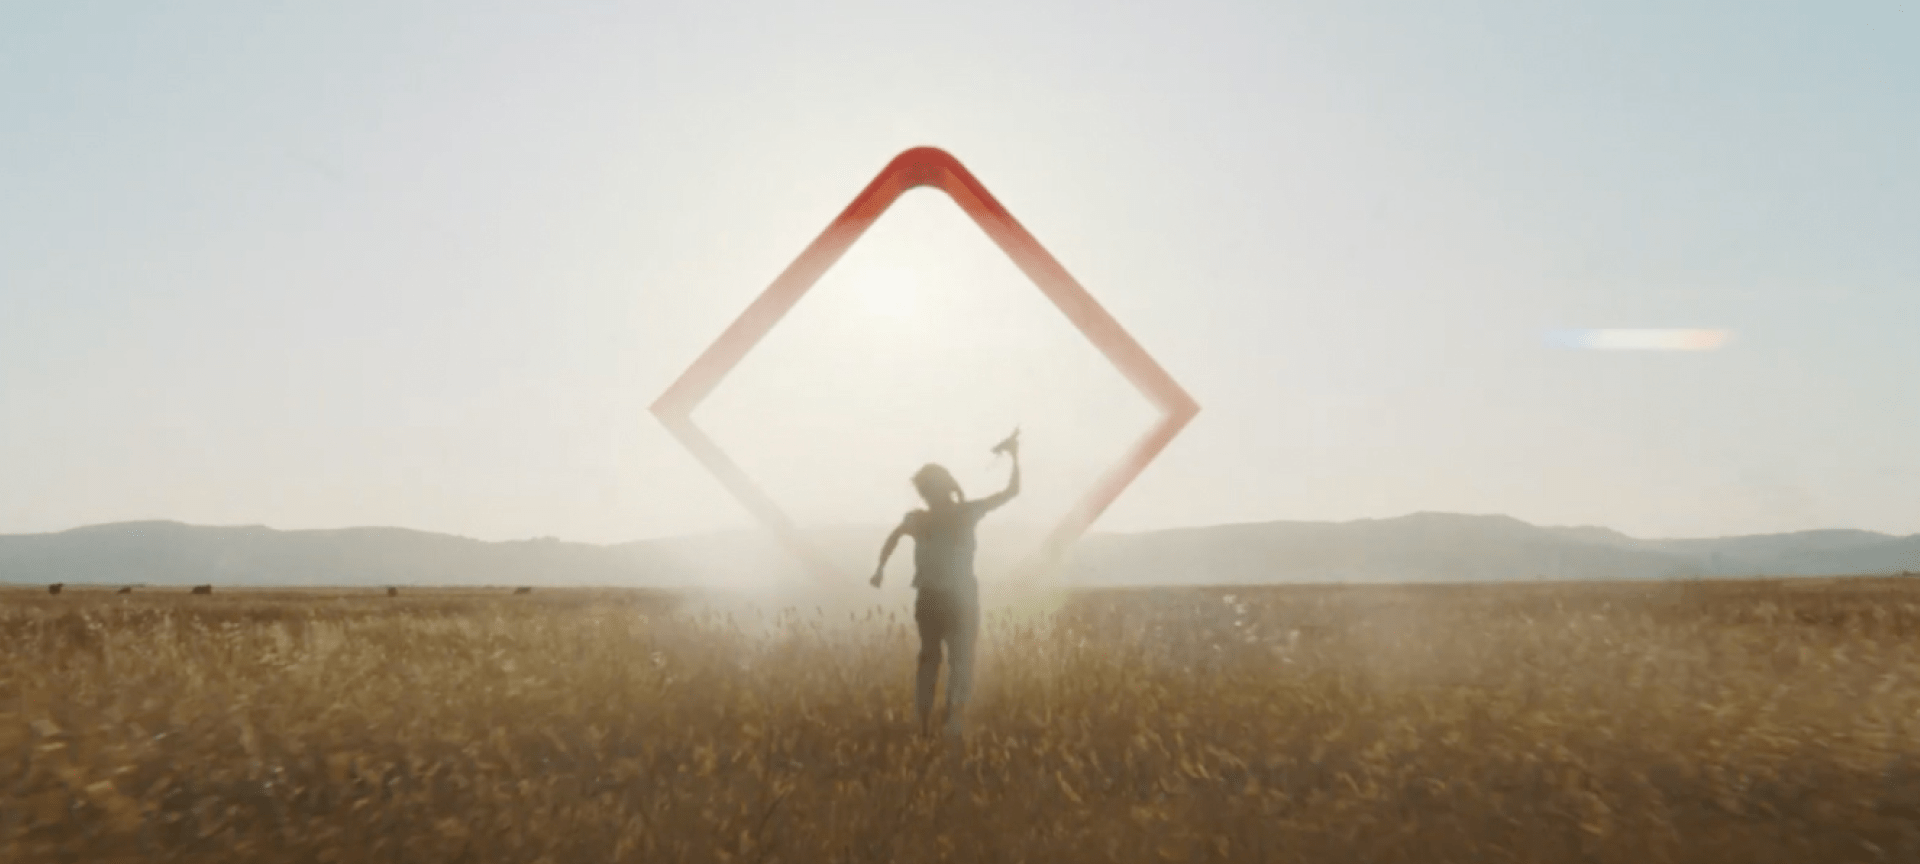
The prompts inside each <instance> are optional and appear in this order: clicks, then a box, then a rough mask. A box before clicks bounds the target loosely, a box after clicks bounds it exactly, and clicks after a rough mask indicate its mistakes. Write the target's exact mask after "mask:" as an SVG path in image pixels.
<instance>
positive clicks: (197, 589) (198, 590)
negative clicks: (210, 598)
mask: <svg viewBox="0 0 1920 864" xmlns="http://www.w3.org/2000/svg"><path fill="white" fill-rule="evenodd" d="M193 593H195V594H212V593H213V586H212V585H195V586H193Z"/></svg>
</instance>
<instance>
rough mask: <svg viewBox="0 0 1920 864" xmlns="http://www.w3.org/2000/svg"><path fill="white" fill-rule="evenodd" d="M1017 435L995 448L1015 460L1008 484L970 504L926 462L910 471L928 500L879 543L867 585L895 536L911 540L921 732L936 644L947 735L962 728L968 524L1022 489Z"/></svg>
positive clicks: (926, 727)
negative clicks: (943, 651) (944, 690)
mask: <svg viewBox="0 0 1920 864" xmlns="http://www.w3.org/2000/svg"><path fill="white" fill-rule="evenodd" d="M1018 436H1019V433H1018V432H1015V433H1014V435H1013V436H1010V437H1008V438H1007V440H1005V441H1002V442H1000V445H999V446H997V447H995V448H994V452H996V453H1006V454H1008V455H1009V456H1012V457H1013V473H1012V475H1011V476H1009V477H1008V478H1007V488H1005V489H1003V490H1001V491H1000V492H998V493H995V494H993V495H989V496H987V497H985V498H980V499H977V500H973V501H969V500H967V497H966V495H965V493H963V492H961V490H960V484H959V483H958V482H957V481H955V480H954V479H953V475H952V474H951V473H949V472H948V471H947V469H945V468H942V467H940V466H939V465H935V464H932V463H928V464H927V465H924V466H922V467H921V468H920V470H919V471H917V472H915V473H914V475H913V488H914V490H915V491H917V492H919V493H920V497H921V498H922V499H923V500H925V501H926V502H927V507H926V509H924V510H914V511H911V512H909V513H907V515H906V516H905V517H904V518H902V519H901V520H900V525H899V527H897V528H894V529H893V533H891V534H888V535H887V542H886V545H884V546H882V547H880V564H879V566H877V567H875V568H874V571H873V580H872V582H871V583H870V584H872V585H873V587H875V588H878V587H880V581H881V579H882V577H883V576H884V575H885V574H886V570H887V559H888V558H890V557H892V555H893V549H894V547H895V546H898V545H899V544H900V538H902V537H911V538H913V587H914V588H915V589H916V590H917V591H918V592H919V594H918V595H917V596H916V597H915V598H914V603H913V620H914V623H915V624H917V625H918V626H919V629H920V666H919V671H918V673H917V674H916V676H915V678H914V682H913V683H914V686H913V706H914V710H915V712H916V714H917V716H918V718H919V720H920V730H921V732H923V733H925V732H927V731H930V729H931V725H930V724H931V722H932V716H933V689H934V684H935V683H936V681H937V679H938V678H939V677H940V654H941V647H942V645H944V646H945V647H946V660H947V705H946V708H947V716H946V731H947V734H949V735H954V736H958V735H959V734H960V733H961V723H962V720H961V716H962V714H963V713H964V711H965V709H966V704H967V697H968V696H969V695H970V694H971V692H972V687H973V649H974V642H975V640H976V639H977V638H978V636H979V634H980V586H979V582H977V581H976V580H975V578H974V573H973V552H974V548H975V546H976V545H977V544H976V542H975V539H974V527H975V526H976V525H978V524H979V523H980V518H981V517H983V516H985V515H987V514H988V513H990V512H992V511H993V510H995V509H996V508H998V507H1000V506H1001V505H1003V504H1005V503H1007V502H1008V501H1010V500H1012V499H1013V496H1015V495H1018V494H1020V441H1019V437H1018Z"/></svg>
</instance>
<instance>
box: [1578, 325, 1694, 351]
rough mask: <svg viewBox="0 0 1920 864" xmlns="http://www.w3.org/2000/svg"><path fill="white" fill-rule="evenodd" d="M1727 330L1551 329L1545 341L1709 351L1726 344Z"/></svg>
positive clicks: (1608, 348)
mask: <svg viewBox="0 0 1920 864" xmlns="http://www.w3.org/2000/svg"><path fill="white" fill-rule="evenodd" d="M1729 335H1731V334H1730V333H1729V332H1728V331H1726V330H1699V329H1690V330H1623V329H1612V330H1552V331H1548V333H1547V340H1546V341H1547V344H1548V345H1549V346H1552V347H1554V348H1574V349H1583V350H1587V351H1712V350H1714V349H1716V348H1719V347H1720V346H1722V345H1725V344H1726V342H1727V338H1728V336H1729Z"/></svg>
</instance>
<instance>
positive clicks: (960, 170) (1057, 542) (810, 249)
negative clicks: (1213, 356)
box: [652, 147, 1200, 579]
mask: <svg viewBox="0 0 1920 864" xmlns="http://www.w3.org/2000/svg"><path fill="white" fill-rule="evenodd" d="M918 186H931V187H933V188H936V189H939V190H940V191H942V192H945V193H947V197H949V198H951V199H953V202H954V203H955V204H958V205H960V209H961V210H962V211H964V212H965V213H966V214H967V216H968V217H969V218H971V219H972V220H973V221H974V224H976V225H979V226H980V230H982V231H985V232H986V234H987V236H988V237H989V238H991V239H992V240H993V242H994V244H995V245H997V246H999V247H1000V249H1001V251H1003V252H1005V253H1007V257H1009V258H1011V259H1013V263H1014V264H1015V265H1017V266H1018V267H1019V268H1020V270H1021V272H1023V273H1025V274H1027V278H1029V279H1031V280H1033V284H1034V285H1036V286H1038V287H1039V288H1040V291H1041V293H1043V294H1045V295H1047V299H1049V300H1051V301H1053V305H1054V306H1055V307H1057V308H1059V310H1060V311H1061V312H1062V313H1064V314H1065V315H1066V316H1067V320H1068V321H1071V322H1073V326H1074V327H1076V328H1078V329H1079V330H1080V332H1081V333H1082V334H1083V335H1085V336H1086V337H1087V339H1088V340H1089V341H1091V342H1092V343H1093V345H1094V347H1096V348H1098V349H1100V353H1102V354H1104V355H1106V357H1107V360H1108V362H1111V363H1112V364H1113V365H1114V367H1115V368H1116V369H1118V370H1119V371H1120V373H1121V374H1122V375H1125V376H1126V377H1127V380H1128V381H1131V382H1133V386H1134V387H1135V388H1136V389H1138V390H1139V391H1140V393H1141V394H1142V395H1144V396H1146V397H1147V401H1149V402H1152V403H1153V404H1154V405H1155V406H1156V407H1158V408H1159V409H1160V412H1161V416H1160V421H1159V422H1158V423H1155V424H1154V425H1153V426H1152V427H1151V428H1149V429H1148V430H1147V433H1146V434H1145V435H1144V436H1142V437H1141V438H1140V440H1139V441H1137V442H1135V443H1134V445H1133V448H1132V449H1130V450H1128V451H1127V452H1126V453H1125V454H1123V455H1122V456H1121V457H1120V459H1119V460H1118V461H1116V462H1115V463H1114V464H1113V465H1112V466H1110V467H1109V468H1108V469H1107V470H1106V472H1105V473H1103V474H1102V475H1101V477H1100V479H1099V480H1097V481H1096V482H1095V483H1094V484H1093V485H1092V486H1091V487H1089V488H1088V489H1087V491H1086V493H1085V494H1084V495H1083V496H1082V497H1081V499H1080V501H1079V503H1078V504H1076V505H1075V506H1074V507H1073V509H1071V510H1069V511H1067V513H1066V515H1065V516H1063V517H1061V519H1060V522H1059V523H1058V524H1056V525H1055V526H1054V528H1053V530H1052V531H1051V532H1050V533H1049V534H1048V535H1047V538H1046V540H1045V541H1044V542H1043V543H1042V544H1041V546H1040V548H1039V549H1038V550H1036V553H1035V554H1034V556H1033V557H1032V558H1031V559H1029V562H1030V563H1029V567H1030V568H1031V570H1035V571H1037V570H1039V569H1041V568H1047V567H1050V566H1051V565H1053V564H1055V563H1057V562H1058V561H1059V560H1060V556H1061V554H1062V553H1064V552H1065V551H1066V549H1067V547H1068V546H1070V545H1072V544H1073V542H1074V541H1075V540H1078V539H1079V538H1080V535H1082V534H1084V533H1086V530H1087V528H1089V527H1090V526H1092V525H1093V522H1094V520H1096V519H1098V518H1100V514H1102V513H1104V512H1106V509H1107V507H1108V506H1109V505H1111V504H1112V503H1113V501H1114V499H1116V498H1118V497H1120V493H1121V492H1123V491H1125V490H1126V488H1127V486H1128V485H1129V484H1131V483H1132V482H1133V479H1134V478H1135V477H1137V476H1139V474H1140V472H1141V471H1142V470H1143V469H1145V468H1146V467H1147V463H1149V462H1152V461H1153V459H1154V457H1156V456H1158V455H1160V451H1161V450H1163V449H1165V448H1166V446H1167V443H1168V442H1170V441H1172V440H1173V438H1174V436H1175V435H1178V434H1180V430H1181V429H1182V428H1183V427H1185V426H1186V425H1187V423H1188V421H1190V420H1192V419H1193V416H1194V415H1195V414H1197V413H1199V411H1200V405H1199V403H1197V402H1195V401H1194V400H1193V397H1191V396H1189V395H1188V394H1187V391H1186V390H1185V389H1183V388H1181V386H1180V385H1179V384H1178V383H1176V382H1175V381H1174V380H1173V376H1171V375H1168V374H1167V372H1166V370H1165V369H1162V368H1160V364H1159V363H1157V362H1155V361H1154V359H1153V357H1151V356H1149V355H1148V354H1147V352H1146V349H1144V348H1141V347H1140V343H1138V342H1135V341H1134V339H1133V337H1132V336H1129V335H1128V334H1127V331H1126V330H1125V329H1123V328H1122V327H1121V326H1120V322H1118V321H1115V320H1114V319H1113V316H1112V315H1110V314H1108V313H1107V311H1106V310H1105V309H1103V308H1101V306H1100V304H1099V303H1098V302H1096V301H1095V300H1094V299H1093V295H1091V294H1088V293H1087V289H1085V288H1083V287H1081V285H1080V283H1079V282H1077V281H1075V280H1074V278H1073V276H1072V275H1070V274H1068V273H1067V270H1066V268H1065V267H1062V266H1060V262H1059V261H1056V260H1054V257H1053V256H1052V255H1051V254H1049V253H1048V252H1047V250H1046V249H1045V248H1044V247H1042V246H1041V245H1040V242H1039V241H1038V240H1035V239H1034V238H1033V235H1032V234H1029V233H1028V232H1027V229H1026V228H1024V227H1022V226H1021V225H1020V223H1019V222H1018V221H1017V220H1015V219H1014V218H1013V215H1012V214H1010V213H1008V212H1007V210H1006V208H1005V207H1002V206H1001V205H1000V202H999V201H997V200H995V199H994V197H993V195H992V193H989V192H988V191H987V188H986V187H985V186H983V185H981V183H980V181H979V180H977V179H975V178H974V176H973V174H972V173H971V172H969V171H967V169H966V168H965V167H963V166H962V165H961V164H960V161H959V160H958V159H955V158H953V156H952V155H951V154H949V153H947V152H946V151H944V150H941V149H939V148H937V147H915V148H912V149H910V150H907V151H905V152H903V153H901V154H900V155H898V156H895V157H894V158H893V161H891V162H889V163H887V167H886V168H884V169H882V170H881V171H880V174H879V176H876V177H874V178H873V182H871V183H868V184H867V188H866V189H864V190H861V192H860V194H859V195H858V196H857V197H855V198H854V199H853V203H851V204H848V205H847V208H846V209H845V210H843V211H841V212H840V215H839V216H838V217H837V218H835V219H834V220H833V222H832V224H830V225H828V226H827V228H826V230H825V231H822V232H820V236H819V237H817V238H814V241H813V242H812V243H811V244H809V245H808V246H807V248H806V249H805V250H804V251H802V252H801V253H800V257H798V258H795V259H794V260H793V263H792V264H789V265H787V269H786V270H784V271H782V272H781V273H780V275H779V276H778V277H777V278H775V279H774V280H773V284H771V285H768V286H767V290H765V291H763V292H761V293H760V296H759V297H757V298H755V299H754V301H753V303H752V304H750V305H748V306H747V308H746V311H744V312H741V313H740V317H738V318H736V319H734V321H733V323H732V324H730V325H728V326H727V329H726V330H724V331H722V332H721V333H720V336H719V338H717V339H715V340H714V341H713V344H712V345H709V346H708V347H707V350H706V351H705V352H703V353H701V355H700V356H699V357H698V358H695V360H694V361H693V365H691V366H688V367H687V370H686V371H685V372H682V373H681V374H680V377H679V378H678V379H676V380H675V381H674V382H673V384H672V385H671V386H669V387H668V388H667V389H666V392H664V393H662V394H660V398H658V399H656V400H654V403H653V408H652V410H653V413H654V416H656V417H658V418H659V419H660V422H661V424H662V425H664V426H666V427H667V430H668V431H669V432H672V433H673V436H674V437H675V438H677V439H679V441H680V443H681V445H683V446H685V447H686V448H687V450H688V451H689V452H691V453H692V454H693V456H694V458H696V459H698V460H700V463H701V464H702V465H705V466H706V468H707V470H708V471H711V472H713V474H714V476H715V477H717V478H719V480H720V482H721V484H722V485H724V486H726V487H727V490H728V491H730V492H732V493H733V495H734V497H735V498H738V499H739V500H740V503H741V504H743V505H745V506H746V508H747V509H748V510H749V511H751V512H752V513H753V515H754V516H755V517H757V518H759V520H760V522H761V523H762V524H764V525H765V526H766V527H767V528H768V529H769V530H771V531H773V532H774V533H775V534H776V535H778V536H779V537H780V539H781V540H782V542H784V543H785V544H786V545H787V547H788V548H789V549H790V550H792V552H793V553H794V554H795V555H797V556H798V557H799V558H800V559H801V560H802V561H804V562H805V563H806V564H807V565H808V566H809V567H811V568H812V569H813V570H814V571H815V572H816V573H817V574H818V575H819V576H820V577H821V578H822V579H833V578H835V577H836V576H837V575H838V574H837V573H836V568H834V567H833V566H832V565H831V564H830V563H829V562H828V561H827V559H826V557H825V556H824V555H822V554H820V552H819V551H818V550H816V549H814V548H813V546H812V545H811V544H809V543H807V542H806V540H805V538H803V537H802V536H801V534H800V531H799V529H798V528H797V527H796V526H795V525H794V523H793V520H792V519H790V518H788V516H787V514H786V512H785V511H783V510H781V509H780V507H779V506H778V505H776V504H775V503H774V502H773V499H771V498H769V497H767V494H766V493H765V492H763V491H761V489H760V486H759V485H758V484H756V483H754V482H753V480H752V478H750V477H748V476H747V474H746V472H745V471H742V470H741V468H740V466H739V465H738V464H736V463H735V462H734V461H733V459H732V457H729V456H728V455H727V454H726V452H725V451H723V450H721V449H720V447H719V445H717V444H715V443H714V442H713V439H712V438H709V437H707V434H706V432H704V431H702V430H701V429H700V427H699V426H697V425H695V424H694V422H693V410H694V409H695V408H697V407H699V405H700V403H701V402H702V401H703V400H705V399H706V398H707V396H708V395H709V394H711V393H712V392H713V390H714V388H715V387H717V386H719V384H720V381H721V380H722V379H724V378H725V377H726V376H727V373H729V372H732V371H733V368H734V367H735V366H737V365H739V363H740V361H741V359H742V358H744V357H746V355H747V352H748V351H751V350H753V347H754V346H755V345H756V344H758V343H759V342H760V340H761V339H762V338H763V337H765V336H766V335H767V333H768V332H769V331H771V330H772V329H773V327H774V325H775V324H778V323H779V322H780V319H781V318H782V317H783V316H785V315H786V314H787V311H788V310H790V309H792V308H793V305H794V304H795V303H798V302H799V301H800V298H801V297H802V296H804V295H805V294H806V293H807V290H808V289H810V288H812V287H813V286H814V283H816V282H818V281H819V280H820V277H821V276H822V275H825V273H826V272H827V270H828V269H829V268H831V267H832V266H833V265H834V262H836V261H839V260H840V256H841V255H844V254H846V251H847V250H848V249H849V248H851V247H852V246H853V244H854V242H855V241H857V240H859V239H860V236H861V235H862V234H865V233H866V231H867V228H869V227H871V226H872V225H873V223H874V221H875V220H877V219H879V218H880V215H881V214H882V213H885V212H886V210H887V208H888V207H890V206H892V205H893V202H894V201H896V200H898V199H899V197H900V196H901V194H903V193H905V192H906V191H907V190H909V189H913V188H915V187H918Z"/></svg>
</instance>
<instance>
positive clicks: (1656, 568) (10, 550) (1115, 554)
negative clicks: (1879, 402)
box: [0, 511, 1920, 587]
mask: <svg viewBox="0 0 1920 864" xmlns="http://www.w3.org/2000/svg"><path fill="white" fill-rule="evenodd" d="M887 530H888V529H887V528H886V527H885V526H865V525H835V526H828V527H823V528H817V529H812V530H810V531H809V532H807V533H808V536H809V539H810V541H811V542H813V543H814V544H815V545H816V546H817V547H819V548H820V550H821V551H822V553H823V554H824V555H825V556H826V557H827V558H828V560H830V561H832V562H833V563H834V564H835V565H836V566H837V567H840V568H841V569H843V570H845V571H846V572H847V573H848V576H849V579H852V578H855V577H858V576H864V575H865V574H867V573H870V572H871V568H872V566H873V561H874V560H875V558H876V555H877V552H878V549H879V546H880V541H881V540H882V539H883V538H884V537H885V535H886V532H887ZM981 533H982V551H981V559H980V561H981V563H980V566H981V571H982V575H983V578H986V579H989V580H991V579H992V578H993V576H994V574H996V573H999V572H1004V571H1006V570H1007V569H1009V568H1010V567H1011V565H1012V564H1014V563H1016V560H1015V559H1016V558H1017V556H1018V554H1020V553H1021V552H1022V551H1024V550H1026V549H1031V548H1033V545H1034V541H1035V540H1037V538H1038V532H1036V531H1033V530H1031V529H1030V528H1022V527H1019V526H1014V527H1007V526H1000V525H993V524H991V523H990V524H988V525H983V526H982V529H981ZM902 560H910V555H906V556H903V555H896V559H895V561H896V563H895V564H893V565H892V568H891V569H892V570H893V571H894V572H896V573H898V572H902V571H903V569H904V568H906V567H908V566H910V565H905V564H902V563H898V562H900V561H902ZM1912 571H1920V534H1912V535H1907V536H1904V537H1903V536H1898V535H1892V534H1884V533H1880V532H1874V531H1860V530H1855V529H1815V530H1809V531H1795V532H1784V533H1778V534H1757V535H1737V536H1730V537H1717V538H1662V539H1645V538H1636V537H1631V536H1628V535H1626V534H1623V533H1621V532H1619V531H1616V530H1614V529H1611V528H1606V527H1603V526H1593V525H1583V526H1539V525H1533V524H1530V523H1527V522H1524V521H1522V520H1520V519H1516V518H1514V517H1512V516H1507V515H1504V514H1462V513H1441V512H1432V511H1422V512H1417V513H1409V514H1405V515H1402V516H1394V517H1385V518H1374V519H1356V520H1350V521H1346V522H1307V521H1278V520H1276V521H1264V522H1240V523H1230V524H1222V525H1206V526H1186V527H1175V528H1161V529H1153V530H1148V531H1137V532H1101V533H1096V534H1091V535H1088V536H1087V537H1086V538H1084V539H1083V540H1082V541H1081V542H1080V543H1079V544H1078V545H1076V547H1075V548H1074V549H1073V550H1072V552H1071V554H1070V555H1069V557H1068V560H1067V562H1066V563H1065V565H1064V567H1063V571H1062V581H1064V582H1065V583H1066V584H1070V585H1086V586H1098V585H1163V584H1164V585H1185V584H1202V583H1206V584H1257V583H1266V582H1276V583H1290V582H1307V583H1315V582H1435V581H1449V582H1451V581H1516V580H1525V581H1531V580H1538V579H1579V580H1588V579H1673V578H1690V577H1731V576H1829V575H1831V576H1840V575H1872V574H1884V573H1900V572H1912ZM795 578H801V579H804V578H806V574H804V573H803V572H802V571H801V570H800V568H799V565H798V564H797V563H796V562H795V561H794V560H793V559H792V558H791V556H788V555H787V554H786V553H785V551H784V550H783V549H781V548H780V546H779V545H778V544H777V542H775V541H774V539H773V538H771V537H770V536H768V535H766V534H764V533H763V532H758V531H753V530H734V531H717V532H708V533H704V534H691V535H681V536H676V537H666V538H656V539H650V540H637V541H630V542H626V543H613V544H591V543H578V542H571V541H562V540H558V539H555V538H550V537H542V538H531V539H526V540H504V541H487V540H477V539H473V538H468V537H461V536H458V535H452V534H441V533H436V532H430V531H421V530H417V529H411V528H401V527H392V526H356V527H346V528H318V529H294V530H280V529H275V528H270V527H267V526H264V525H227V526H203V525H189V524H187V523H183V522H177V521H172V520H144V521H136V522H119V523H107V524H102V525H87V526H80V527H77V528H71V529H68V530H65V531H60V532H50V533H42V534H11V535H0V582H14V583H28V584H32V583H43V582H69V583H75V584H88V583H94V584H155V585H185V584H199V583H206V582H213V583H221V584H232V585H248V586H262V587H294V586H381V585H419V586H455V585H543V586H560V585H633V586H653V587H689V586H694V585H703V586H722V587H725V586H750V585H755V584H765V583H767V582H769V581H777V580H786V579H795Z"/></svg>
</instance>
